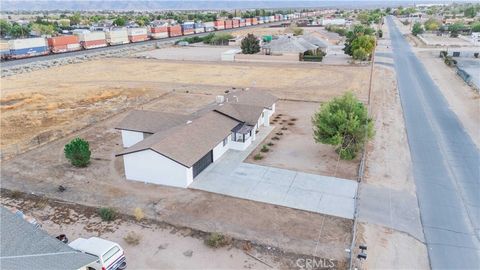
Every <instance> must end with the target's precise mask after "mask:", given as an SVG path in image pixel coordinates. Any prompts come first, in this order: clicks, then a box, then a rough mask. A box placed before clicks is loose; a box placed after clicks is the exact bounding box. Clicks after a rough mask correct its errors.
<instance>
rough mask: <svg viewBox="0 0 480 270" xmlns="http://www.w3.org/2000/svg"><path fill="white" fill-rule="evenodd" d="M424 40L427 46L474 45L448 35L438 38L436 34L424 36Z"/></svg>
mask: <svg viewBox="0 0 480 270" xmlns="http://www.w3.org/2000/svg"><path fill="white" fill-rule="evenodd" d="M421 36H422V38H423V39H424V40H425V41H426V42H427V45H440V46H472V43H470V42H468V41H466V40H463V39H461V38H453V37H450V36H447V35H444V36H437V35H436V34H422V35H421Z"/></svg>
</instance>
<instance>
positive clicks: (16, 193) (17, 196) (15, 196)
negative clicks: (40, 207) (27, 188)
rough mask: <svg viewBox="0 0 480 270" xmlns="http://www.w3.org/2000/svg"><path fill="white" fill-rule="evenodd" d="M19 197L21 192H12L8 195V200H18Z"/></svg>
mask: <svg viewBox="0 0 480 270" xmlns="http://www.w3.org/2000/svg"><path fill="white" fill-rule="evenodd" d="M21 196H22V192H21V191H19V190H12V192H11V193H10V198H12V199H18V198H20V197H21Z"/></svg>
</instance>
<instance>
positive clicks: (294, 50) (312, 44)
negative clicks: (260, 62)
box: [262, 34, 328, 60]
mask: <svg viewBox="0 0 480 270" xmlns="http://www.w3.org/2000/svg"><path fill="white" fill-rule="evenodd" d="M327 48H328V45H327V43H326V42H324V41H323V40H322V39H321V38H319V37H316V36H314V35H312V34H308V35H302V36H298V37H295V36H290V35H287V36H280V37H279V38H277V39H273V40H272V41H270V42H269V43H266V44H265V45H264V46H263V47H262V50H263V53H264V54H267V55H298V56H299V60H300V59H302V56H303V55H317V54H318V53H319V51H323V52H325V53H326V52H327Z"/></svg>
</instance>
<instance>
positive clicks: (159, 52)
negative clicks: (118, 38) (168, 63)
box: [134, 44, 240, 61]
mask: <svg viewBox="0 0 480 270" xmlns="http://www.w3.org/2000/svg"><path fill="white" fill-rule="evenodd" d="M195 45H196V46H182V47H179V46H172V47H168V48H162V49H156V50H151V51H146V52H141V53H137V54H135V55H134V56H136V57H145V58H155V59H161V60H179V61H221V60H222V59H221V55H222V53H223V52H226V51H228V50H233V49H240V48H239V47H236V46H222V47H220V46H208V45H204V46H202V45H197V44H195Z"/></svg>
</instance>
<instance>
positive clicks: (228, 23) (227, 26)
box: [225, 20, 233, 29]
mask: <svg viewBox="0 0 480 270" xmlns="http://www.w3.org/2000/svg"><path fill="white" fill-rule="evenodd" d="M231 28H233V22H232V20H225V29H231Z"/></svg>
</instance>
